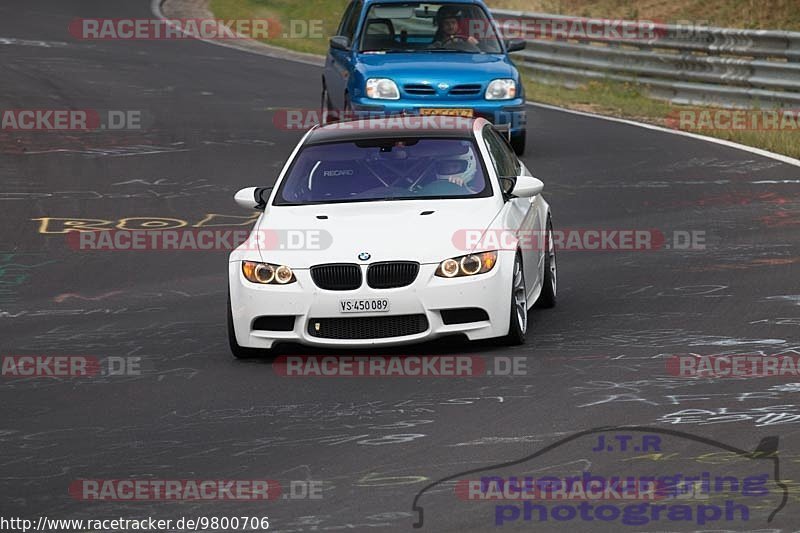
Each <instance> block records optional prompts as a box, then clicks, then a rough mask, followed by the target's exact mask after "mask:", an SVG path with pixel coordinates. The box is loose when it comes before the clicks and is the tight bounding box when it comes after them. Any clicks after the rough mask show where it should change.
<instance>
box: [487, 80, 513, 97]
mask: <svg viewBox="0 0 800 533" xmlns="http://www.w3.org/2000/svg"><path fill="white" fill-rule="evenodd" d="M516 95H517V83H516V82H515V81H514V80H510V79H499V80H492V82H491V83H489V86H488V87H486V99H487V100H511V99H512V98H514V97H515V96H516Z"/></svg>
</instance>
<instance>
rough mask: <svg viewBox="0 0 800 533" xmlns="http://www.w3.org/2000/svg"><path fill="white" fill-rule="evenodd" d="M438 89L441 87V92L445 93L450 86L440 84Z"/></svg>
mask: <svg viewBox="0 0 800 533" xmlns="http://www.w3.org/2000/svg"><path fill="white" fill-rule="evenodd" d="M437 87H439V90H440V91H444V90H445V89H447V88H448V87H450V86H449V85H448V84H446V83H440V84H439V85H437Z"/></svg>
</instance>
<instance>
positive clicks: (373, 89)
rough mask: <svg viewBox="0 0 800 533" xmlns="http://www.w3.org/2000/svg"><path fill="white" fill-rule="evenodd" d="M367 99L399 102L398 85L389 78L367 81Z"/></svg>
mask: <svg viewBox="0 0 800 533" xmlns="http://www.w3.org/2000/svg"><path fill="white" fill-rule="evenodd" d="M367 97H368V98H378V99H382V100H399V99H400V91H399V90H398V89H397V84H396V83H395V82H393V81H392V80H390V79H389V78H370V79H368V80H367Z"/></svg>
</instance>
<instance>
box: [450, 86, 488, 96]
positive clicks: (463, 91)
mask: <svg viewBox="0 0 800 533" xmlns="http://www.w3.org/2000/svg"><path fill="white" fill-rule="evenodd" d="M480 92H481V84H480V83H466V84H464V85H454V86H453V88H452V89H450V94H451V95H453V96H462V95H468V94H479V93H480Z"/></svg>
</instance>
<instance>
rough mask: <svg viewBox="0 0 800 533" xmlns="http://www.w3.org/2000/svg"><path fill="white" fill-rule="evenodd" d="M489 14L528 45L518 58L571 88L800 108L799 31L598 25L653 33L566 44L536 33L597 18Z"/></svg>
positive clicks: (582, 36) (586, 24)
mask: <svg viewBox="0 0 800 533" xmlns="http://www.w3.org/2000/svg"><path fill="white" fill-rule="evenodd" d="M492 14H493V16H494V17H495V19H496V21H497V23H498V27H499V28H500V30H501V31H503V32H504V33H505V34H504V37H506V38H510V37H517V38H519V37H522V38H524V39H525V40H526V41H527V47H526V49H525V50H524V51H522V52H519V53H517V54H515V56H516V57H518V58H521V59H522V63H523V66H524V67H526V68H528V69H529V70H531V71H532V72H533V73H534V74H536V75H538V76H540V77H541V78H542V79H543V80H544V81H549V82H551V83H561V84H564V85H568V86H574V85H578V84H581V83H585V82H586V81H589V80H595V79H610V80H615V81H624V82H634V83H639V84H642V85H643V86H645V87H646V88H648V89H649V92H650V93H651V94H652V95H653V96H655V97H658V98H663V99H668V100H670V101H672V102H675V103H690V104H713V105H721V106H725V107H741V106H745V107H752V106H763V107H768V106H797V105H800V32H789V31H775V30H738V29H729V28H716V27H710V26H694V27H691V26H689V25H685V26H684V25H676V24H658V23H653V24H650V23H643V22H634V21H627V22H623V21H599V22H600V24H602V23H603V22H606V23H607V24H610V25H615V24H616V25H620V26H621V25H623V24H625V25H628V27H629V28H630V27H631V25H632V26H633V27H634V29H637V27H638V28H643V27H646V28H647V30H648V31H642V32H640V37H641V38H627V39H626V38H620V37H619V36H615V35H597V34H596V33H597V32H591V31H587V32H577V33H576V34H572V35H570V34H569V33H567V32H565V31H562V32H560V33H561V37H562V38H554V36H553V35H552V34H550V35H541V34H540V32H538V31H537V29H542V28H550V29H552V28H561V29H565V28H575V27H582V28H590V27H591V26H590V23H594V24H597V23H598V19H588V18H583V17H570V16H565V15H551V14H546V13H527V12H521V11H510V10H504V9H495V10H493V11H492ZM545 33H548V32H545ZM552 33H557V32H552ZM600 33H602V32H600ZM612 34H613V32H612ZM648 35H650V37H649V38H648ZM563 37H568V38H563Z"/></svg>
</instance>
